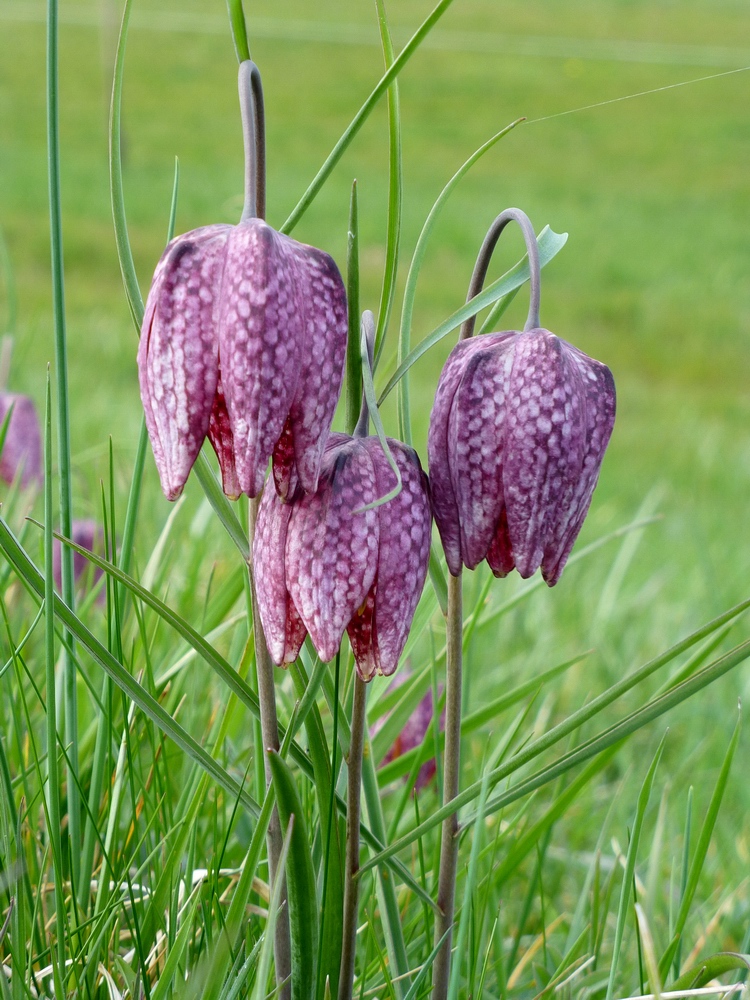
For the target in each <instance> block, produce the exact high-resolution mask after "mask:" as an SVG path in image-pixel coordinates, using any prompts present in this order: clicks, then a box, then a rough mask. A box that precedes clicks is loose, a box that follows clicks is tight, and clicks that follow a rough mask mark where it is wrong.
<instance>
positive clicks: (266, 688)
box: [248, 486, 292, 1000]
mask: <svg viewBox="0 0 750 1000" xmlns="http://www.w3.org/2000/svg"><path fill="white" fill-rule="evenodd" d="M270 488H271V489H273V486H271V487H270ZM259 506H260V497H256V498H255V499H254V500H251V501H250V503H249V504H248V514H249V517H248V520H249V529H250V531H249V534H250V552H251V553H252V547H253V539H254V538H255V523H256V520H257V518H258V508H259ZM248 568H249V571H250V600H251V603H252V609H253V637H254V641H255V668H256V671H257V676H258V700H259V702H260V727H261V733H262V735H263V757H264V760H265V768H266V788H268V787H269V786H270V785H271V781H272V776H271V768H270V765H269V761H268V752H267V751H269V750H276V751H277V752H278V751H279V749H280V747H281V744H280V742H279V722H278V718H277V715H276V688H275V685H274V677H273V661H272V660H271V656H270V654H269V652H268V646H267V645H266V637H265V635H264V634H263V626H262V625H261V622H260V613H259V611H258V595H257V592H256V589H255V579H254V578H253V568H252V557H251V559H250V560H249V561H248ZM267 843H268V867H269V883H270V884H271V885H273V884H274V883H275V879H276V872H277V871H278V869H279V858H280V856H281V847H282V844H283V837H282V834H281V824H280V823H279V813H278V810H277V809H275V808H274V811H273V815H272V816H271V819H270V821H269V824H268V836H267ZM281 874H282V873H280V877H281ZM281 892H282V899H286V886H282V890H281ZM274 958H275V963H276V982H277V984H279V985H280V984H282V983H283V984H284V985H283V986H281V988H280V992H279V997H280V998H281V1000H290V998H291V995H292V994H291V989H292V988H291V979H290V977H291V972H292V945H291V938H290V933H289V913H288V911H287V908H286V907H284V909H283V910H281V911H280V912H279V914H278V917H277V920H276V930H275V939H274Z"/></svg>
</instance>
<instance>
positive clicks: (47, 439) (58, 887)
mask: <svg viewBox="0 0 750 1000" xmlns="http://www.w3.org/2000/svg"><path fill="white" fill-rule="evenodd" d="M50 396H51V393H50V378H49V367H48V368H47V401H46V406H45V410H46V415H45V421H44V566H45V570H44V626H45V627H44V637H45V661H46V697H47V705H46V708H47V802H48V805H47V811H48V820H49V839H50V845H51V847H52V863H53V867H54V872H55V892H54V896H55V934H56V938H57V942H56V943H57V957H56V958H55V954H54V952H51V958H52V966H53V970H54V973H55V986H56V988H57V987H58V986H59V985H62V983H61V980H60V979H59V977H60V976H61V975H62V976H64V975H65V891H64V888H63V886H64V883H65V874H64V872H63V865H62V845H61V843H60V829H61V821H62V816H61V813H60V783H59V776H58V771H57V725H56V723H57V707H56V704H55V693H56V691H55V685H56V679H55V611H54V586H55V584H54V577H53V574H52V538H53V536H52V455H51V450H52V417H51V413H50V409H51V398H50Z"/></svg>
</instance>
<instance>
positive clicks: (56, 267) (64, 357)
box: [47, 0, 81, 884]
mask: <svg viewBox="0 0 750 1000" xmlns="http://www.w3.org/2000/svg"><path fill="white" fill-rule="evenodd" d="M57 22H58V9H57V0H48V3H47V165H48V181H49V220H50V250H51V256H52V311H53V319H54V328H55V390H56V394H57V466H58V472H59V476H60V527H61V529H62V532H63V534H65V535H67V536H68V537H70V535H71V534H72V529H73V512H72V508H73V501H72V493H73V488H72V481H71V464H70V405H69V395H68V345H67V332H66V328H65V274H64V262H63V244H62V208H61V194H60V134H59V118H60V113H59V82H58V38H57V35H58V27H57ZM50 523H51V522H50ZM61 569H62V593H63V599H64V601H65V603H66V604H67V605H68V607H69V608H71V609H75V582H74V577H73V553H72V552H63V553H62V563H61ZM71 647H72V637H71V636H70V635H68V636H66V642H65V648H64V649H63V654H62V655H63V667H62V669H63V692H64V703H65V735H66V740H67V744H68V779H67V786H68V796H67V798H68V803H67V812H68V836H69V838H70V864H71V870H72V873H73V880H74V882H75V883H76V884H78V878H79V874H80V861H81V827H80V824H81V804H80V797H79V793H78V694H77V690H76V667H75V663H74V661H73V656H72V654H71V653H69V652H68V650H69V649H71Z"/></svg>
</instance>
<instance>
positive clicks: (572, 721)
mask: <svg viewBox="0 0 750 1000" xmlns="http://www.w3.org/2000/svg"><path fill="white" fill-rule="evenodd" d="M739 607H740V608H742V605H740V606H739ZM743 610H744V609H743ZM733 611H734V613H737V609H733ZM728 613H731V612H728ZM717 623H718V624H717ZM723 623H724V616H721V618H720V619H716V620H715V622H714V623H712V624H713V625H714V627H719V625H720V624H723ZM706 628H708V626H706ZM704 636H705V628H704V629H701V630H700V631H699V632H697V633H693V636H691V637H690V639H692V640H693V641H695V642H697V641H700V639H702V638H703V637H704ZM688 641H689V640H683V643H680V644H679V645H678V647H673V649H672V650H670V651H669V652H668V653H665V654H664V655H663V657H660V658H659V659H658V660H657V661H653V662H652V663H651V664H648V665H647V667H648V671H649V673H651V672H653V671H654V670H655V669H656V666H655V664H658V665H659V666H662V665H663V664H664V663H665V662H667V661H668V659H671V658H672V657H673V656H675V655H678V654H677V653H676V652H675V650H676V649H680V647H682V648H681V649H680V651H682V650H683V649H684V643H685V642H688ZM748 656H750V640H748V641H747V642H744V643H742V644H741V645H740V646H737V648H736V649H733V650H732V651H731V652H729V653H727V654H726V655H725V656H723V657H721V658H720V659H719V660H716V661H714V662H713V663H712V664H711V665H710V666H708V667H706V668H704V669H703V670H701V671H700V672H699V673H697V674H695V676H693V677H691V678H690V679H689V680H687V681H684V682H683V683H682V684H680V685H679V686H678V687H676V688H673V689H671V690H670V691H669V692H667V693H666V694H664V695H661V696H660V697H658V698H655V699H653V700H652V701H650V702H648V703H647V704H646V705H645V706H644V707H643V708H641V709H639V710H638V711H636V712H632V713H631V714H630V715H628V716H626V717H625V718H624V719H622V720H621V721H620V722H618V723H616V724H615V725H613V726H610V727H609V728H608V729H605V730H604V731H603V732H601V733H599V735H598V736H596V737H593V738H592V739H590V740H588V741H587V742H585V743H583V744H582V745H581V746H579V747H577V748H576V749H575V750H572V751H571V752H570V753H567V754H564V755H563V756H562V757H560V758H559V759H558V760H557V761H556V762H555V763H553V764H551V765H549V766H548V767H545V768H542V769H541V770H540V771H537V772H536V773H535V774H533V775H532V776H531V777H530V778H527V779H526V780H524V781H521V782H519V784H517V785H514V786H513V787H512V788H511V789H509V790H508V791H507V792H504V793H502V794H501V795H498V796H496V797H495V798H493V799H491V800H490V802H489V803H488V807H487V811H488V812H489V811H490V810H492V811H497V810H498V809H502V808H504V807H505V806H507V805H510V804H511V803H512V802H515V801H517V800H518V799H520V798H522V797H524V796H525V795H528V794H529V793H530V792H533V791H535V789H537V788H541V787H542V785H545V784H547V783H548V782H549V781H552V780H553V779H554V778H556V777H559V776H560V775H561V774H564V773H565V772H566V771H569V770H570V768H571V767H574V766H575V765H576V764H581V763H583V762H584V761H586V760H589V759H591V758H592V757H595V756H596V755H597V754H599V753H601V752H602V751H603V750H606V749H607V748H608V747H610V746H614V744H615V743H619V742H620V741H621V740H623V739H625V738H626V737H628V736H630V735H632V733H634V732H636V731H637V730H638V729H641V728H642V727H643V726H645V725H647V724H648V723H649V722H652V721H653V720H654V719H657V718H659V716H661V715H663V714H664V713H665V712H667V711H669V709H670V708H674V707H675V706H676V705H679V704H680V703H681V702H683V701H685V700H686V699H687V698H689V697H691V696H692V695H693V694H696V693H697V692H698V691H700V690H702V689H703V688H704V687H707V686H708V685H709V684H711V683H713V682H714V681H715V680H717V679H718V678H719V677H721V676H723V675H724V674H725V673H727V672H728V671H729V670H732V669H733V668H734V667H736V666H737V665H738V664H739V663H742V662H743V661H744V660H746V659H747V658H748ZM645 669H646V668H641V670H640V671H636V673H635V674H634V675H631V679H632V677H634V676H637V675H638V674H641V677H640V679H643V674H642V671H643V670H645ZM620 683H622V682H620ZM618 687H619V685H617V684H616V685H614V686H613V687H612V688H610V689H609V691H608V692H605V694H604V695H600V696H599V699H595V700H594V701H593V702H592V703H591V706H586V707H584V708H583V709H579V711H578V712H574V713H573V715H571V716H570V717H569V718H568V719H567V720H565V721H564V722H562V723H559V725H557V726H555V727H554V728H553V729H552V730H550V732H549V733H547V734H546V735H545V736H543V737H541V738H540V739H539V740H536V741H534V742H533V743H531V744H529V745H528V746H527V747H525V748H524V750H522V751H520V752H519V753H517V754H516V755H515V756H514V757H512V758H511V759H510V761H508V762H507V763H505V764H503V765H501V766H500V767H498V768H496V769H495V770H494V772H493V775H492V783H493V785H494V784H497V782H499V781H501V780H502V779H503V778H506V777H508V776H509V775H510V774H512V773H513V772H514V771H516V770H518V769H519V768H520V767H522V766H523V765H524V764H526V763H528V761H530V760H532V759H533V758H534V757H536V756H538V754H540V753H542V752H543V750H546V749H548V748H549V747H550V746H552V745H553V744H554V743H556V742H557V741H558V740H560V739H562V737H563V736H566V735H568V733H570V732H572V731H574V730H575V729H577V728H578V727H579V726H580V725H581V724H582V722H584V721H586V720H587V719H588V718H591V717H592V715H595V714H597V712H599V711H601V710H602V708H603V707H604V702H606V703H607V704H608V703H609V702H610V701H613V700H614V697H613V693H614V691H615V689H616V688H618ZM601 699H603V700H601ZM597 701H598V705H597V704H596V702H597ZM592 706H593V707H594V711H593V712H592V714H591V715H589V714H588V710H589V708H591V707H592ZM569 726H570V729H569V728H568V727H569ZM480 791H481V782H475V783H474V784H472V785H470V786H469V787H468V788H466V789H464V791H463V792H460V793H459V795H457V796H456V798H455V799H453V800H451V802H449V803H448V804H447V805H445V806H443V807H442V808H441V809H438V810H436V812H435V813H433V815H432V816H430V818H429V819H426V820H424V821H423V822H422V823H420V824H419V825H418V826H416V827H415V828H414V829H413V830H411V831H410V832H409V833H407V834H404V836H403V837H401V838H399V839H398V840H397V841H394V842H393V843H392V844H391V845H390V846H389V847H388V848H387V849H386V850H385V851H382V852H381V853H379V854H376V855H374V856H373V857H372V858H370V859H369V860H368V861H367V862H366V863H365V864H363V865H362V868H361V870H360V875H361V874H363V873H364V872H366V871H367V870H368V869H370V868H372V867H373V866H374V865H376V864H381V863H382V862H383V861H385V860H387V859H388V858H390V857H392V856H393V855H394V854H396V853H398V852H399V851H401V850H403V849H404V848H406V847H409V846H410V845H411V844H412V843H414V841H415V840H417V839H419V838H420V837H421V836H423V835H424V834H425V833H427V832H428V831H429V830H431V829H433V828H434V827H435V826H437V825H438V824H439V823H442V821H443V820H444V819H446V818H447V817H448V816H450V815H452V813H453V812H455V811H458V810H459V809H461V808H462V807H463V806H464V805H467V804H468V803H469V802H471V801H473V800H474V799H475V798H476V797H477V795H478V794H479V792H480Z"/></svg>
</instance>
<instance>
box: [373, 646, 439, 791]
mask: <svg viewBox="0 0 750 1000" xmlns="http://www.w3.org/2000/svg"><path fill="white" fill-rule="evenodd" d="M406 666H407V669H406V670H403V671H400V672H399V673H398V674H397V676H396V677H394V678H393V681H392V682H391V684H390V686H389V688H388V690H389V691H395V690H396V688H398V687H400V686H401V685H402V684H403V683H404V681H406V680H408V679H409V675H410V671H409V670H408V663H407V665H406ZM442 693H443V685H442V684H439V685H438V698H440V697H441V696H442ZM434 715H435V710H434V708H433V704H432V691H428V692H427V693H426V694H425V696H424V697H423V698H422V700H421V701H420V702H419V704H418V705H417V707H416V708H415V709H414V711H413V712H412V714H411V715H410V716H409V718H408V719H407V720H406V723H405V724H404V728H403V729H402V730H401V732H400V733H399V734H398V736H397V737H396V739H395V740H394V741H393V744H392V746H391V747H390V749H389V750H388V752H387V753H386V755H385V757H383V760H382V761H381V763H380V766H381V767H383V766H384V765H385V764H389V763H390V762H391V761H393V760H396V759H397V758H398V757H401V756H402V755H403V754H405V753H408V752H409V751H410V750H416V749H417V748H419V747H421V746H422V744H423V743H424V741H425V737H426V736H427V733H428V732H429V730H430V727H431V726H432V720H433V717H434ZM387 718H388V715H385V716H381V717H380V718H379V719H378V720H377V721H376V722H375V724H374V725H373V727H372V730H371V735H372V736H373V737H374V736H375V735H376V734H377V733H378V732H379V731H380V730H381V729H382V728H383V726H384V724H385V721H386V719H387ZM438 726H439V728H440V731H441V732H442V731H443V730H444V729H445V709H443V711H442V712H441V713H440V718H439V720H438ZM436 770H437V766H436V764H435V758H434V757H430V759H429V760H426V761H425V762H424V764H422V766H421V767H420V769H419V771H418V772H417V777H416V780H415V781H414V788H415V789H416V790H417V791H419V790H420V789H422V788H426V787H427V785H429V783H430V782H431V781H432V779H433V778H434V777H435V772H436Z"/></svg>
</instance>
